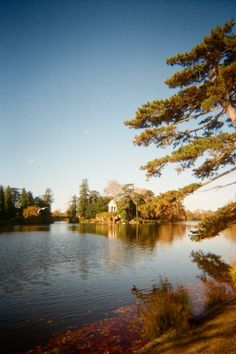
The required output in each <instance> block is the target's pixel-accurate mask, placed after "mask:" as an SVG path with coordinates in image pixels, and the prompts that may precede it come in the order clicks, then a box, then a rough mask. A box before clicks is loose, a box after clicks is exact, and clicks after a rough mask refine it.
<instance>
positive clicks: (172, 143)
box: [125, 21, 236, 237]
mask: <svg viewBox="0 0 236 354" xmlns="http://www.w3.org/2000/svg"><path fill="white" fill-rule="evenodd" d="M233 26H234V21H229V22H227V23H225V24H224V25H222V26H218V27H216V28H214V29H213V30H212V31H211V33H210V35H208V36H206V37H205V38H204V39H203V41H202V42H201V43H200V44H198V45H197V46H196V47H194V48H193V49H191V50H190V51H189V52H186V53H183V54H178V55H176V56H173V57H171V58H169V59H167V64H169V65H171V66H173V65H178V66H180V67H182V70H180V71H178V72H176V73H175V74H174V75H172V76H171V77H170V78H169V79H167V80H166V81H165V82H166V84H167V85H168V86H169V88H174V89H179V91H177V92H176V93H175V94H174V95H172V96H170V97H169V98H167V99H160V100H155V101H152V102H148V103H146V104H144V105H142V106H141V107H140V108H139V109H138V110H137V112H136V115H135V117H134V118H133V119H131V120H129V121H126V122H125V124H126V125H128V126H129V127H131V128H134V129H142V130H143V131H142V132H141V133H140V134H139V135H138V136H136V137H135V141H134V143H135V144H137V145H143V146H148V145H149V144H154V145H156V147H157V148H158V149H161V148H162V149H166V148H167V147H171V148H172V152H171V153H170V154H167V155H165V156H164V157H160V158H157V159H155V160H153V161H150V162H148V163H147V164H146V165H145V166H143V167H142V169H144V170H146V171H147V176H149V177H150V176H161V175H162V172H163V169H164V167H165V166H166V165H168V164H175V165H176V164H177V171H178V172H181V171H183V170H185V169H188V168H192V169H193V173H194V175H195V176H196V177H197V178H201V179H205V178H209V177H210V178H214V179H215V178H217V177H220V176H221V175H222V174H224V175H225V174H227V173H230V172H232V171H235V170H236V167H235V161H236V149H235V147H236V132H235V127H236V35H235V34H233V33H232V31H233ZM203 184H204V183H203ZM201 185H202V184H199V187H201ZM235 204H236V203H235ZM231 208H232V206H231ZM224 217H225V219H224V220H225V225H228V224H229V223H228V222H227V215H226V213H225V214H224ZM228 221H229V220H228ZM232 222H236V215H235V217H234V218H233V219H232V218H231V219H230V223H232ZM221 225H223V224H222V223H221ZM217 232H219V230H218V231H217ZM206 236H207V233H206V234H205V237H206ZM211 236H212V234H211Z"/></svg>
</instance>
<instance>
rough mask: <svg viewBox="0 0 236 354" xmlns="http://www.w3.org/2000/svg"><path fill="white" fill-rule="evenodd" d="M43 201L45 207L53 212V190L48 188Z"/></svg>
mask: <svg viewBox="0 0 236 354" xmlns="http://www.w3.org/2000/svg"><path fill="white" fill-rule="evenodd" d="M43 201H44V204H45V206H46V207H48V210H51V205H52V203H53V201H54V199H53V193H52V190H51V188H47V189H46V190H45V193H44V195H43Z"/></svg>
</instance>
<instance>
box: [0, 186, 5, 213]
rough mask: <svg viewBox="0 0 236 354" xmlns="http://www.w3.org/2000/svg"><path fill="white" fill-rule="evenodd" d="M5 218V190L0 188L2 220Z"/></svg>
mask: <svg viewBox="0 0 236 354" xmlns="http://www.w3.org/2000/svg"><path fill="white" fill-rule="evenodd" d="M4 218H5V206H4V188H3V186H0V220H4Z"/></svg>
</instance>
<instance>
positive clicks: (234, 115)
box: [226, 104, 236, 127]
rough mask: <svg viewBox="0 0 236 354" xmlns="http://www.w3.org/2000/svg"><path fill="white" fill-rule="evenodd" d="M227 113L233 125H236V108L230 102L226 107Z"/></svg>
mask: <svg viewBox="0 0 236 354" xmlns="http://www.w3.org/2000/svg"><path fill="white" fill-rule="evenodd" d="M226 113H227V114H228V116H229V118H230V119H231V121H232V123H233V125H234V126H235V127H236V109H235V108H234V107H233V106H232V105H231V104H229V105H228V106H227V108H226Z"/></svg>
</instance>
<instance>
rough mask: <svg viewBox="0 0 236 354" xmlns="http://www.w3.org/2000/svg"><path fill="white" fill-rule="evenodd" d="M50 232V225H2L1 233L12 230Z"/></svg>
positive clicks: (0, 227)
mask: <svg viewBox="0 0 236 354" xmlns="http://www.w3.org/2000/svg"><path fill="white" fill-rule="evenodd" d="M40 231H44V232H48V231H50V225H1V226H0V235H1V234H3V233H6V232H7V233H9V235H10V233H11V232H40Z"/></svg>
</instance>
